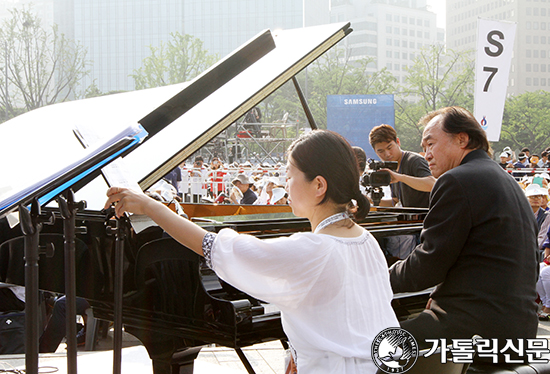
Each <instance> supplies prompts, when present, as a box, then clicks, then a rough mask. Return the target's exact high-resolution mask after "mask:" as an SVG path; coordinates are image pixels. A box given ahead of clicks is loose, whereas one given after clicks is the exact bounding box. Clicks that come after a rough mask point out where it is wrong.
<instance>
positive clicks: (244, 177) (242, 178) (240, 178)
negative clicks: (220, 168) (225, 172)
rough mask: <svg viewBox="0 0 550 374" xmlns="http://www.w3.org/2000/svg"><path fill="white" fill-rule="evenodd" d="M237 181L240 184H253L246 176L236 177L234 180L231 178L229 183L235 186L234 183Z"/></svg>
mask: <svg viewBox="0 0 550 374" xmlns="http://www.w3.org/2000/svg"><path fill="white" fill-rule="evenodd" d="M237 181H239V182H241V183H242V184H252V183H254V181H251V180H250V179H248V177H247V176H246V174H239V175H237V176H236V177H235V178H233V180H232V181H231V183H232V184H235V182H237Z"/></svg>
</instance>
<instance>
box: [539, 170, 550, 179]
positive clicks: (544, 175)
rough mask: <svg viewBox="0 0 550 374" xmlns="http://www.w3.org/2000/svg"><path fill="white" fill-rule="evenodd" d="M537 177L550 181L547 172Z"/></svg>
mask: <svg viewBox="0 0 550 374" xmlns="http://www.w3.org/2000/svg"><path fill="white" fill-rule="evenodd" d="M537 175H538V176H541V177H543V178H544V179H546V180H550V175H548V173H547V172H542V173H540V174H537Z"/></svg>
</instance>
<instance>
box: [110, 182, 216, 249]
mask: <svg viewBox="0 0 550 374" xmlns="http://www.w3.org/2000/svg"><path fill="white" fill-rule="evenodd" d="M113 203H114V204H115V214H116V216H117V217H120V216H122V215H123V214H124V213H125V212H128V213H134V214H145V215H147V216H149V217H150V218H151V219H152V220H153V221H155V222H156V223H157V225H159V226H160V227H161V228H162V229H163V230H164V231H166V232H167V233H168V235H170V236H171V237H173V238H174V239H176V240H177V241H178V242H180V243H181V244H183V245H184V246H186V247H188V248H190V249H192V250H193V251H195V252H196V253H198V254H199V255H201V256H204V253H203V251H202V240H203V238H204V235H205V234H206V233H207V231H206V230H204V229H203V228H201V227H199V226H197V225H195V224H194V223H193V222H191V221H189V220H187V219H185V218H183V217H181V216H179V215H177V214H176V213H174V212H173V211H171V210H170V209H169V208H168V207H167V206H165V205H164V204H162V203H161V202H159V201H156V200H154V199H152V198H150V197H149V196H147V195H145V194H144V193H140V192H135V191H133V190H130V189H127V188H121V187H111V188H109V190H108V191H107V202H106V203H105V208H108V207H109V206H111V204H113Z"/></svg>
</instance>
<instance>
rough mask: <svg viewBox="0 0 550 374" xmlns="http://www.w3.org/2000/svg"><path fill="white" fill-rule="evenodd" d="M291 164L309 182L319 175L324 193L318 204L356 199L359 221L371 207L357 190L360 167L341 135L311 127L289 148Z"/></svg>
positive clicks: (346, 201)
mask: <svg viewBox="0 0 550 374" xmlns="http://www.w3.org/2000/svg"><path fill="white" fill-rule="evenodd" d="M288 154H289V157H292V160H291V162H292V164H293V165H294V166H295V167H296V168H298V169H299V170H300V171H301V172H302V173H304V174H305V176H306V178H307V180H308V181H312V180H313V179H314V178H315V177H316V176H318V175H319V176H322V177H323V178H325V180H326V181H327V193H326V194H325V197H324V199H323V200H322V201H321V202H320V204H323V203H325V202H326V201H327V200H329V199H330V200H331V201H333V202H335V203H336V204H349V203H350V202H351V200H352V199H354V200H355V201H357V211H356V212H355V219H356V220H362V219H363V218H365V217H366V216H367V214H368V213H369V210H370V203H369V200H368V199H367V198H366V196H364V195H363V194H362V193H361V190H360V189H359V177H360V174H359V167H358V165H357V159H356V157H355V153H354V151H353V149H352V148H351V146H350V145H349V143H348V142H347V141H346V139H344V137H342V136H341V135H339V134H337V133H335V132H332V131H327V130H313V131H310V132H308V133H306V134H304V135H302V136H300V137H299V138H298V139H296V140H295V141H294V142H293V143H292V144H291V145H290V147H289V148H288Z"/></svg>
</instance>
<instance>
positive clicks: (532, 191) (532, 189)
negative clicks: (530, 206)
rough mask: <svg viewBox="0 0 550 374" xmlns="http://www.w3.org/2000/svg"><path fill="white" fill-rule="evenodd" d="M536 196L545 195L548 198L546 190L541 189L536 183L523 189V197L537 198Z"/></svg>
mask: <svg viewBox="0 0 550 374" xmlns="http://www.w3.org/2000/svg"><path fill="white" fill-rule="evenodd" d="M538 195H546V196H548V190H546V189H544V188H542V187H541V186H539V185H538V184H536V183H533V184H530V185H528V186H527V187H525V196H527V197H529V196H538Z"/></svg>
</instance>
